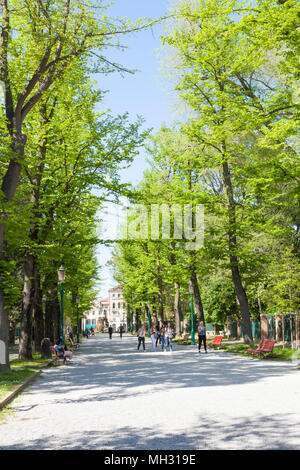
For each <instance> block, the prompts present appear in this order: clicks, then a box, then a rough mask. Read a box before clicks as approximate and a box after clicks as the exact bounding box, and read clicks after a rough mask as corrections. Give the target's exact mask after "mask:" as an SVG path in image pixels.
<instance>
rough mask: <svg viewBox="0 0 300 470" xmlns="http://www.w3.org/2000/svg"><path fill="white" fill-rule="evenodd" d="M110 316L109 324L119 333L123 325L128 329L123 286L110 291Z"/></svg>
mask: <svg viewBox="0 0 300 470" xmlns="http://www.w3.org/2000/svg"><path fill="white" fill-rule="evenodd" d="M108 302H109V314H108V322H109V324H111V326H112V327H113V329H114V330H115V331H117V330H118V329H119V328H120V326H121V325H122V326H123V328H124V330H126V329H127V313H126V302H125V300H124V298H123V289H122V286H120V285H118V286H116V287H113V288H112V289H109V291H108Z"/></svg>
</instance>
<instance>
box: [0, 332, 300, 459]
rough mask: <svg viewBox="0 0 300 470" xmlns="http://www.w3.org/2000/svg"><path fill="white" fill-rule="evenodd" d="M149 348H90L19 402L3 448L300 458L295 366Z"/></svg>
mask: <svg viewBox="0 0 300 470" xmlns="http://www.w3.org/2000/svg"><path fill="white" fill-rule="evenodd" d="M146 347H147V351H146V352H143V351H139V352H138V351H137V350H136V338H134V337H131V336H126V335H125V336H123V339H122V340H120V338H119V337H118V336H117V335H114V337H113V339H112V340H109V339H108V338H107V336H106V335H97V336H95V337H91V338H89V339H88V340H85V341H84V343H83V344H82V346H81V350H80V351H79V352H77V353H76V355H74V356H73V362H72V363H71V364H68V365H66V366H60V367H56V368H50V369H45V370H44V372H43V373H42V375H41V377H40V378H38V379H37V380H36V381H35V383H34V384H33V385H31V386H30V387H29V388H28V389H27V390H26V391H25V392H24V393H23V394H22V395H21V396H19V397H18V398H17V399H16V400H15V401H14V402H13V403H12V405H11V408H12V410H13V411H14V413H12V414H9V415H8V417H7V419H6V422H5V423H4V424H0V449H2V450H4V449H51V450H52V449H120V450H121V449H143V450H148V449H150V450H162V449H164V450H176V449H177V450H178V449H181V450H188V449H191V450H195V449H300V372H299V370H297V369H296V366H295V364H292V363H283V362H280V363H278V362H270V361H259V360H256V359H252V358H249V359H248V358H244V357H239V356H236V355H232V354H228V353H224V352H222V351H212V352H209V353H208V354H207V355H205V354H203V353H201V354H200V355H199V354H198V352H197V349H196V347H193V346H175V348H174V352H173V353H172V354H171V353H162V352H160V351H159V352H156V353H152V352H150V350H151V347H150V342H148V340H147V345H146Z"/></svg>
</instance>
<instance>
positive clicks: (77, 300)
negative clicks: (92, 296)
mask: <svg viewBox="0 0 300 470" xmlns="http://www.w3.org/2000/svg"><path fill="white" fill-rule="evenodd" d="M76 303H77V344H79V297H78V295H77V296H76Z"/></svg>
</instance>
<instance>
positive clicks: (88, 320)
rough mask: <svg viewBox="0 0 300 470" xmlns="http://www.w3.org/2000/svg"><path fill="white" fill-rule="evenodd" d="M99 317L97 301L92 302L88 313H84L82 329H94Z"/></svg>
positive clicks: (98, 303)
mask: <svg viewBox="0 0 300 470" xmlns="http://www.w3.org/2000/svg"><path fill="white" fill-rule="evenodd" d="M99 316H100V302H99V300H94V302H93V303H92V307H91V308H90V310H89V311H88V312H84V314H83V319H82V329H83V330H85V329H86V328H89V327H92V328H94V329H96V325H97V322H98V319H99Z"/></svg>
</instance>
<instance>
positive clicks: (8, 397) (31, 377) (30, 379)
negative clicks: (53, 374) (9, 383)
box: [0, 359, 53, 411]
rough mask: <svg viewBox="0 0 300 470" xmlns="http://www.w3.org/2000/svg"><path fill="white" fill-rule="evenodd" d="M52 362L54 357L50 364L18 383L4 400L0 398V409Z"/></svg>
mask: <svg viewBox="0 0 300 470" xmlns="http://www.w3.org/2000/svg"><path fill="white" fill-rule="evenodd" d="M52 362H53V359H51V361H49V362H48V364H46V365H45V366H43V367H42V368H41V369H40V370H38V371H36V372H34V373H33V374H32V375H30V376H29V377H28V378H27V379H26V380H25V381H24V382H22V383H21V384H20V385H17V386H16V387H15V388H14V389H13V390H11V391H10V392H9V393H8V394H7V395H6V396H5V397H4V398H2V400H0V411H1V410H2V408H4V407H5V406H6V405H7V404H8V403H9V402H10V401H12V400H13V399H14V398H15V396H16V395H17V394H18V393H19V392H21V391H22V390H24V388H26V387H27V385H29V384H30V382H31V381H32V380H34V379H35V378H36V377H37V376H38V375H40V374H41V373H42V369H45V368H46V367H49V366H50V364H51V363H52Z"/></svg>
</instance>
